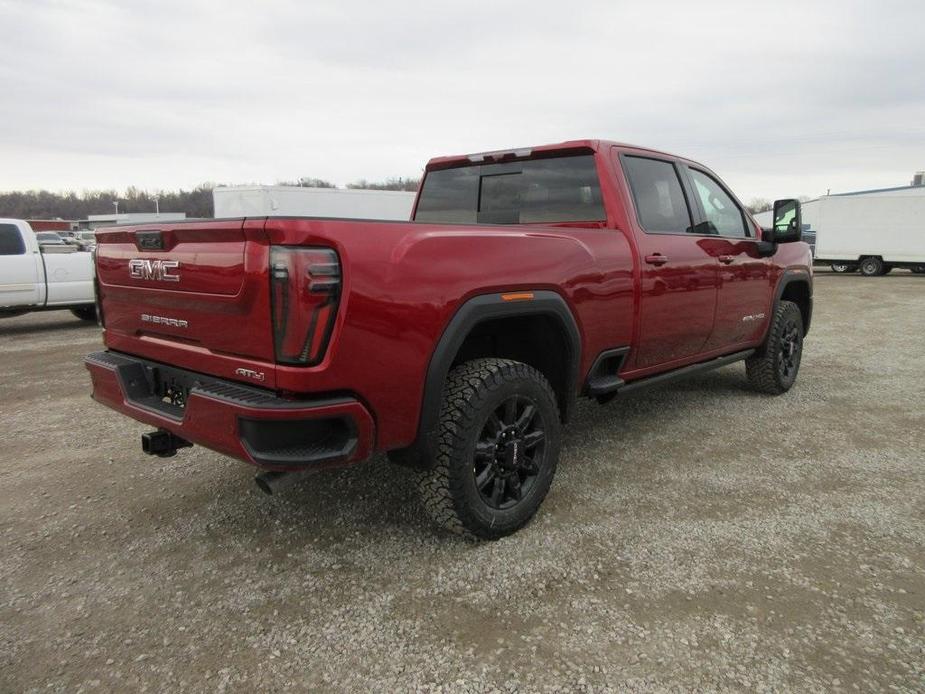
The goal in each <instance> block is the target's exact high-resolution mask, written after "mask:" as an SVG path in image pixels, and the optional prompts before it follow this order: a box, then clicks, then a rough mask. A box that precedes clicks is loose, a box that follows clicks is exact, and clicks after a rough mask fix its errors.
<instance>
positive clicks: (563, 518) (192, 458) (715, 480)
mask: <svg viewBox="0 0 925 694" xmlns="http://www.w3.org/2000/svg"><path fill="white" fill-rule="evenodd" d="M923 321H925V276H913V275H911V274H909V273H906V272H899V271H896V272H894V273H893V274H891V275H889V276H887V277H882V278H874V279H864V278H861V277H858V276H836V275H833V274H830V273H826V272H820V273H818V274H817V281H816V313H815V320H814V323H813V328H812V331H811V333H810V335H809V336H808V338H807V341H806V351H805V356H804V359H803V365H802V368H801V373H800V377H799V379H798V381H797V385H796V386H795V388H794V390H793V391H791V392H790V393H789V394H788V395H785V396H782V397H779V398H768V397H765V396H759V395H756V394H753V393H752V392H750V391H749V390H748V389H747V386H746V382H745V376H744V367H743V366H742V365H741V364H737V365H733V366H731V367H727V368H724V369H721V370H719V371H716V372H713V373H709V374H705V375H702V376H698V377H696V378H694V379H692V380H689V381H686V382H683V383H679V384H676V385H668V386H663V387H660V388H657V389H654V390H650V391H646V392H644V393H640V394H639V395H635V396H627V397H626V398H625V399H622V400H617V401H614V402H612V403H610V404H609V405H607V406H605V407H600V406H598V405H596V404H594V403H592V402H589V401H584V402H583V403H582V404H581V406H580V407H579V409H578V413H577V416H576V418H575V421H574V422H573V423H572V425H571V426H570V428H569V429H568V430H567V435H566V439H565V444H564V447H563V451H562V460H561V463H560V467H559V472H558V474H557V477H556V481H555V483H554V485H553V489H552V491H551V493H550V496H549V497H548V499H547V501H546V503H545V504H544V505H543V507H542V509H541V511H540V515H539V516H538V517H537V519H535V521H534V522H533V523H532V524H531V525H529V526H528V527H527V528H526V529H524V530H523V531H521V532H520V533H518V534H516V535H514V536H512V537H509V538H507V539H504V540H501V541H499V542H495V543H486V544H470V543H467V542H464V541H461V540H458V539H456V538H453V537H447V536H445V535H441V534H439V533H437V532H435V531H434V530H433V529H432V528H431V526H430V525H429V524H428V523H427V521H426V519H425V518H424V515H423V512H422V511H421V509H420V508H419V507H418V505H417V501H416V496H415V493H414V489H413V474H412V473H411V472H409V471H407V470H404V469H401V468H396V467H393V466H391V465H389V464H388V463H387V462H386V461H385V459H384V457H379V458H376V459H375V460H373V461H372V462H370V463H368V464H366V465H363V466H359V467H356V468H354V469H350V470H344V471H336V472H329V473H323V474H319V475H317V476H314V477H311V478H308V479H307V480H306V481H305V482H304V483H303V484H301V485H300V486H297V487H295V488H291V489H289V490H288V491H287V492H285V493H284V494H283V495H281V496H276V497H272V498H271V497H266V496H264V495H263V494H261V493H260V492H259V491H258V490H257V489H256V487H255V486H254V484H253V481H252V476H253V470H252V469H251V468H250V467H248V466H247V465H245V464H243V463H239V462H236V461H233V460H230V459H227V458H224V457H222V456H220V455H218V454H216V453H212V452H210V451H207V450H204V449H201V448H198V447H197V448H194V449H191V450H186V451H182V452H181V453H180V454H179V455H178V456H177V457H176V458H173V459H166V460H161V459H157V458H149V457H147V456H143V455H142V454H141V451H140V446H139V443H138V439H139V435H140V434H141V433H142V432H143V431H146V430H147V428H146V427H145V426H143V425H141V424H138V423H135V422H132V421H130V420H128V419H125V418H123V417H121V416H119V415H116V414H115V413H112V412H110V411H108V410H106V409H105V408H103V407H101V406H98V405H96V404H95V403H93V402H92V401H91V400H90V399H89V395H88V394H89V379H88V376H87V373H86V371H85V370H84V368H83V366H82V364H81V358H82V356H83V355H84V354H86V353H87V352H90V351H92V350H94V349H96V348H98V346H99V345H100V334H99V330H98V328H96V327H95V326H92V325H88V324H86V323H84V322H82V321H79V320H77V319H75V318H73V317H72V316H71V315H70V314H69V313H67V312H55V313H45V314H32V315H29V316H24V317H20V318H14V319H6V320H3V321H2V322H0V374H2V378H0V410H2V417H0V441H2V444H0V445H2V448H0V450H2V455H0V464H2V467H0V479H2V484H0V586H2V590H0V690H2V691H21V690H36V691H38V690H42V691H44V690H45V689H46V687H50V688H51V689H57V690H61V691H78V690H80V689H88V690H89V689H92V688H94V687H99V688H100V689H105V690H125V689H149V690H165V689H169V690H200V689H210V690H219V691H221V690H223V689H226V688H227V689H230V690H254V689H258V688H259V689H261V690H266V691H284V690H287V689H296V690H302V689H309V688H323V689H338V690H343V689H348V690H378V691H388V690H405V689H410V688H420V689H424V690H430V689H440V688H443V689H454V690H455V689H461V690H466V689H469V690H474V691H486V690H495V689H501V690H511V691H546V690H549V691H555V690H568V691H575V690H579V691H580V690H585V689H587V690H589V691H590V690H594V691H599V690H607V689H638V690H664V689H669V688H673V687H674V688H684V689H688V688H702V689H716V688H724V687H731V688H737V689H739V688H754V689H759V690H760V689H761V688H764V689H791V688H797V689H815V690H818V689H821V688H836V689H844V690H852V689H859V690H862V691H867V690H871V689H886V688H892V687H895V688H898V689H899V690H906V691H912V690H921V689H922V688H925V626H923V625H925V467H923V465H925V464H923V453H925V337H923V326H925V322H923Z"/></svg>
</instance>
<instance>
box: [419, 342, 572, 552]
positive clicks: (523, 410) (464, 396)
mask: <svg viewBox="0 0 925 694" xmlns="http://www.w3.org/2000/svg"><path fill="white" fill-rule="evenodd" d="M444 393H445V394H444V398H443V404H442V406H441V408H440V421H439V424H438V430H437V439H436V443H435V446H434V448H435V450H433V451H431V452H430V453H429V455H428V457H430V458H431V459H430V460H429V461H427V462H428V463H429V465H428V468H427V469H426V470H425V471H423V472H422V473H421V478H420V490H421V496H422V498H423V502H424V505H425V507H426V508H427V510H428V511H429V512H430V514H431V516H433V518H434V520H435V521H436V522H437V523H438V524H440V525H441V526H443V527H444V528H446V529H448V530H450V531H452V532H455V533H458V534H461V535H466V536H469V537H474V538H479V539H486V540H494V539H497V538H500V537H504V536H505V535H510V534H511V533H513V532H515V531H516V530H518V529H520V528H521V527H523V526H524V525H526V524H527V522H529V520H530V519H531V518H532V517H533V515H534V514H535V513H536V511H537V509H538V508H539V507H540V504H541V503H542V502H543V499H544V498H545V497H546V493H547V492H548V491H549V486H550V485H551V484H552V478H553V475H554V474H555V472H556V463H557V461H558V458H559V440H560V424H559V411H558V408H557V406H556V398H555V395H554V394H553V391H552V388H551V387H550V385H549V382H548V381H547V380H546V378H545V377H544V376H543V375H542V374H541V373H540V372H539V371H537V370H536V369H534V368H533V367H531V366H528V365H526V364H523V363H521V362H516V361H511V360H509V359H476V360H474V361H469V362H466V363H465V364H461V365H460V366H457V367H456V368H455V369H453V370H452V371H451V372H450V375H449V376H448V377H447V381H446V386H445V390H444Z"/></svg>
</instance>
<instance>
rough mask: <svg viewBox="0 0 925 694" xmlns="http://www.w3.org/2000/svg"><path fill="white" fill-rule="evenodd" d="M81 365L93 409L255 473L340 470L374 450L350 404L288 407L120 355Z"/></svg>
mask: <svg viewBox="0 0 925 694" xmlns="http://www.w3.org/2000/svg"><path fill="white" fill-rule="evenodd" d="M84 363H85V364H86V367H87V369H88V370H89V371H90V377H91V379H92V381H93V399H94V400H96V401H97V402H99V403H101V404H103V405H106V406H107V407H111V408H112V409H114V410H117V411H118V412H121V413H122V414H124V415H127V416H129V417H131V418H132V419H136V420H138V421H140V422H145V423H146V424H150V425H152V426H155V427H158V428H160V429H165V430H167V431H170V432H172V433H174V434H176V435H177V436H179V437H180V438H183V439H186V440H187V441H190V442H192V443H197V444H200V445H202V446H205V447H206V448H211V449H212V450H215V451H218V452H220V453H224V454H225V455H230V456H232V457H234V458H238V459H239V460H243V461H245V462H248V463H251V464H253V465H256V466H258V467H262V468H267V469H272V470H309V469H321V468H326V467H338V466H342V465H346V464H349V463H352V462H358V461H360V460H364V459H365V458H367V457H369V455H370V454H371V452H372V449H373V445H374V443H373V442H374V434H375V426H374V424H373V419H372V417H371V416H370V414H369V411H368V410H367V409H366V408H365V407H364V406H363V404H362V403H360V402H359V401H357V400H355V399H353V398H349V397H337V398H327V399H324V400H314V401H304V400H285V399H283V398H280V397H278V396H276V395H275V394H274V393H272V392H271V391H265V390H261V389H258V388H249V387H247V386H242V385H240V384H237V383H234V382H232V381H226V380H222V379H217V378H213V377H211V376H206V375H204V374H199V373H196V372H192V371H186V370H184V369H177V368H174V367H171V366H168V365H165V364H160V363H158V362H152V361H148V360H145V359H140V358H138V357H133V356H130V355H127V354H121V353H118V352H95V353H93V354H90V355H87V357H86V358H85V359H84ZM167 400H172V401H173V402H172V403H171V402H167Z"/></svg>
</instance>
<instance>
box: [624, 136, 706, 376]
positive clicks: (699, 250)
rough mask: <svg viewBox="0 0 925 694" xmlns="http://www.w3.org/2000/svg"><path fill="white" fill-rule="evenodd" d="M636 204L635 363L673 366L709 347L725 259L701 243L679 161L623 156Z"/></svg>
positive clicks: (641, 367) (637, 365) (636, 365)
mask: <svg viewBox="0 0 925 694" xmlns="http://www.w3.org/2000/svg"><path fill="white" fill-rule="evenodd" d="M619 161H620V162H622V167H623V171H624V173H625V174H626V178H627V180H628V182H629V185H630V190H631V192H632V195H633V201H634V204H635V207H636V221H637V230H636V234H635V236H636V241H637V245H638V248H639V255H640V259H639V262H640V266H641V273H640V274H641V297H640V303H641V307H640V309H641V310H640V317H639V328H638V348H637V350H636V355H635V360H634V361H633V364H632V368H634V369H644V368H647V367H655V366H661V365H668V364H670V363H672V362H676V361H680V360H683V359H685V358H688V357H691V356H694V355H697V354H699V353H700V352H702V351H703V348H704V345H705V343H706V341H707V339H708V338H709V337H710V333H711V332H712V330H713V322H714V312H715V310H716V294H717V274H718V263H719V261H718V260H717V259H716V257H714V256H713V255H711V253H710V249H709V248H705V247H704V246H703V245H702V244H700V243H698V242H699V241H700V238H699V237H698V236H696V235H695V234H694V233H693V232H694V228H693V221H692V219H693V217H692V214H691V208H690V205H689V201H688V199H687V196H686V194H685V191H684V188H683V186H682V184H681V177H680V176H681V172H680V169H679V167H678V165H677V164H676V163H675V162H672V161H669V160H664V159H657V158H651V157H643V156H635V155H629V154H624V155H623V156H621V157H620V158H619Z"/></svg>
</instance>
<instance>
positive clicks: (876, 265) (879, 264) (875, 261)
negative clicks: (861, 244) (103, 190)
mask: <svg viewBox="0 0 925 694" xmlns="http://www.w3.org/2000/svg"><path fill="white" fill-rule="evenodd" d="M858 269H859V270H860V271H861V274H862V275H864V277H878V276H879V275H882V274H883V261H882V260H880V258H877V257H870V258H864V260H862V261H861V264H860V265H859V266H858Z"/></svg>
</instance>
